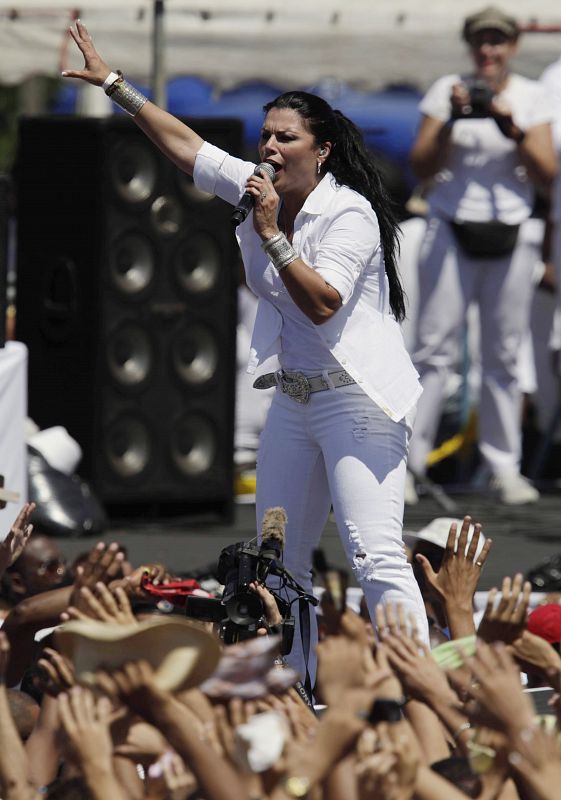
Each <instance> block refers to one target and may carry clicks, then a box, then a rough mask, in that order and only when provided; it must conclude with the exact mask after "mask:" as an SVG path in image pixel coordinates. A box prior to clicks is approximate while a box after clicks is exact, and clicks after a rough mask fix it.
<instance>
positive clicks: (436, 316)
mask: <svg viewBox="0 0 561 800" xmlns="http://www.w3.org/2000/svg"><path fill="white" fill-rule="evenodd" d="M534 261H535V254H534V252H533V251H532V248H531V247H530V245H528V244H527V243H526V242H525V241H524V240H523V239H521V240H519V242H518V243H517V245H516V247H515V248H514V251H513V253H512V254H511V255H510V256H505V257H501V258H487V259H486V258H481V259H474V258H470V257H468V256H466V255H465V253H463V251H462V250H461V249H460V247H459V246H458V245H457V243H456V240H455V238H454V234H453V232H452V230H451V227H450V225H449V223H448V222H446V221H445V220H442V219H438V218H436V217H432V218H431V219H430V220H429V223H428V226H427V232H426V234H425V239H424V241H423V244H422V247H421V257H420V260H419V286H420V298H419V304H420V308H419V322H418V333H417V345H416V349H415V353H414V356H413V362H414V364H415V366H416V367H417V369H418V371H419V374H420V376H421V382H422V384H423V394H422V395H421V398H420V400H419V404H418V409H417V418H416V420H415V427H414V431H413V437H412V439H411V449H410V454H409V464H410V466H411V468H412V469H413V470H414V471H415V472H419V473H421V474H422V473H423V472H425V470H426V459H427V455H428V454H429V452H430V451H431V450H432V447H433V445H434V440H435V438H436V433H437V430H438V423H439V420H440V415H441V411H442V402H443V398H444V387H445V386H446V382H447V379H448V376H449V375H450V372H451V370H452V369H454V368H455V366H456V365H457V364H458V362H459V360H460V352H459V348H460V342H461V341H462V338H463V332H464V325H465V317H466V311H467V308H468V305H469V304H470V302H471V301H472V300H475V301H477V303H478V305H479V316H480V324H481V372H482V375H481V399H480V404H479V449H480V451H481V455H482V456H483V458H484V459H485V461H486V462H487V464H488V465H489V467H490V469H491V471H492V472H493V473H494V474H496V475H501V474H503V475H504V474H507V473H513V472H517V471H518V470H519V467H520V451H521V441H520V391H519V388H518V380H517V368H518V351H519V348H520V344H521V341H522V337H523V334H524V333H525V332H526V331H527V330H528V329H529V318H530V306H531V302H532V295H533V286H532V273H533V267H534Z"/></svg>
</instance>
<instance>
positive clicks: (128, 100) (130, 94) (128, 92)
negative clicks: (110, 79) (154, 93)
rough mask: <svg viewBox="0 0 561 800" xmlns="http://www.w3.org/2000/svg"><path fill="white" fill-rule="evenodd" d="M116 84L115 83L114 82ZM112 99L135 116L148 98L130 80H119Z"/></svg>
mask: <svg viewBox="0 0 561 800" xmlns="http://www.w3.org/2000/svg"><path fill="white" fill-rule="evenodd" d="M113 85H114V86H115V84H113ZM110 96H111V100H113V102H114V103H117V105H118V106H120V107H121V108H122V109H123V110H124V111H126V112H127V114H130V115H131V117H135V116H136V115H137V114H138V112H139V111H140V109H141V108H142V106H143V105H144V103H146V101H147V100H148V98H147V97H145V96H144V95H143V94H142V92H139V91H138V90H137V89H135V88H134V86H132V84H130V83H129V82H128V81H124V80H123V81H119V82H118V83H117V84H116V88H115V90H114V91H113V92H112V93H111V95H110Z"/></svg>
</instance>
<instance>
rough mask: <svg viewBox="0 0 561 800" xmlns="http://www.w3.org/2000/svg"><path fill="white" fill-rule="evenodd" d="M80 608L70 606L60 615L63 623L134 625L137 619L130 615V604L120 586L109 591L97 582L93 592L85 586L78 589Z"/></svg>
mask: <svg viewBox="0 0 561 800" xmlns="http://www.w3.org/2000/svg"><path fill="white" fill-rule="evenodd" d="M79 597H80V608H76V607H75V606H70V607H69V608H68V609H67V611H65V612H64V613H63V614H61V619H62V620H63V621H66V620H69V619H82V620H83V619H95V620H99V621H100V622H112V623H114V624H117V625H134V624H136V623H137V619H136V617H135V616H134V614H133V613H132V608H131V604H130V601H129V598H128V597H127V594H126V592H125V590H124V589H123V588H122V587H121V586H116V587H115V588H114V589H109V588H108V587H107V586H106V585H105V584H104V583H101V582H98V583H96V585H95V591H92V590H91V589H89V588H88V587H87V586H83V587H82V588H81V589H80V593H79Z"/></svg>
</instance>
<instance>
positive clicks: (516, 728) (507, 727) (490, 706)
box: [465, 642, 534, 737]
mask: <svg viewBox="0 0 561 800" xmlns="http://www.w3.org/2000/svg"><path fill="white" fill-rule="evenodd" d="M466 664H467V665H468V667H469V669H470V670H471V672H472V675H473V678H474V680H473V682H472V683H471V684H470V685H469V686H467V687H465V691H466V693H467V695H468V696H469V697H470V698H471V699H472V700H475V701H476V706H475V708H474V709H471V710H470V709H469V708H468V713H469V714H470V716H472V718H473V720H474V721H475V722H476V723H483V724H484V725H487V726H489V727H490V728H494V729H495V730H499V731H501V732H504V733H506V734H507V735H508V736H511V737H512V736H513V735H517V734H518V733H519V732H520V731H523V730H524V729H526V728H529V727H531V726H532V723H533V719H534V709H533V706H532V702H531V700H530V699H529V698H528V696H527V695H526V694H524V692H523V691H522V686H521V684H520V671H519V669H518V667H517V666H516V664H515V663H514V661H513V660H512V658H511V657H510V656H509V654H508V652H507V649H506V647H505V646H504V645H503V644H502V643H500V642H499V643H497V644H495V645H493V646H491V647H490V646H489V645H487V644H485V642H479V643H478V647H477V653H476V654H475V656H473V657H472V658H467V659H466Z"/></svg>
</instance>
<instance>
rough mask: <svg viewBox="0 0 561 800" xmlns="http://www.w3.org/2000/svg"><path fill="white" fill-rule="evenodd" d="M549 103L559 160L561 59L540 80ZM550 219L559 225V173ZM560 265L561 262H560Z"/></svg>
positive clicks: (560, 202) (560, 144) (560, 137)
mask: <svg viewBox="0 0 561 800" xmlns="http://www.w3.org/2000/svg"><path fill="white" fill-rule="evenodd" d="M540 83H542V84H543V85H544V87H545V90H546V92H547V95H548V98H549V99H550V102H551V108H552V111H553V126H552V129H553V142H554V144H555V148H556V150H557V155H558V157H559V159H560V160H561V58H559V59H558V60H557V61H556V62H555V63H554V64H550V65H549V67H547V68H546V69H545V70H544V71H543V73H542V76H541V78H540ZM551 218H552V220H554V222H557V223H561V171H560V172H558V173H557V177H556V178H555V181H554V183H553V190H552V196H551ZM560 263H561V261H560Z"/></svg>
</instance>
